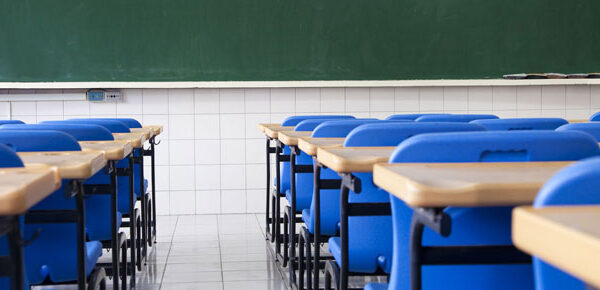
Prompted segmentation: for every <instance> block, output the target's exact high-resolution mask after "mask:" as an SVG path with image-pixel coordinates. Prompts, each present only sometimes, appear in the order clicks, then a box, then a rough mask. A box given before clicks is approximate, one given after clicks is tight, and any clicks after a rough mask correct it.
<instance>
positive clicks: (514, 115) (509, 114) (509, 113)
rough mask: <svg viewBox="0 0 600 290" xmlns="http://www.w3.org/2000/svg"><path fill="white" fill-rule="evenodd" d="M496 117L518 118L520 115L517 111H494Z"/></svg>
mask: <svg viewBox="0 0 600 290" xmlns="http://www.w3.org/2000/svg"><path fill="white" fill-rule="evenodd" d="M493 114H494V115H496V116H498V117H499V118H517V117H518V114H517V111H516V110H507V111H494V112H493Z"/></svg>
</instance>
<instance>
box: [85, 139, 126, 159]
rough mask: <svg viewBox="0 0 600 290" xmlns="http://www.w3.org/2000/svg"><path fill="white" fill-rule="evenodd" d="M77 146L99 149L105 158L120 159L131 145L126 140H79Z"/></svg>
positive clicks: (86, 149) (87, 149)
mask: <svg viewBox="0 0 600 290" xmlns="http://www.w3.org/2000/svg"><path fill="white" fill-rule="evenodd" d="M79 146H81V149H82V150H83V151H89V150H93V151H101V152H103V153H104V157H105V158H106V160H117V161H118V160H121V159H123V158H125V157H127V156H128V155H129V154H130V153H131V151H132V150H133V147H132V146H131V143H130V142H127V141H81V142H79Z"/></svg>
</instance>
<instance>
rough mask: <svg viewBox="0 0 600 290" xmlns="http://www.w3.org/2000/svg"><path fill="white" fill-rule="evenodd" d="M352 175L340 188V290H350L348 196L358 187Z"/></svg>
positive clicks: (346, 175) (346, 178)
mask: <svg viewBox="0 0 600 290" xmlns="http://www.w3.org/2000/svg"><path fill="white" fill-rule="evenodd" d="M352 177H353V176H352V174H343V175H342V180H343V181H342V186H341V188H340V244H341V245H340V247H341V254H342V261H340V264H341V267H340V276H339V279H340V280H339V287H340V289H343V290H346V289H348V272H349V268H348V195H349V193H350V188H349V186H353V187H354V185H356V183H355V182H352Z"/></svg>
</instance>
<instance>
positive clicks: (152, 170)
mask: <svg viewBox="0 0 600 290" xmlns="http://www.w3.org/2000/svg"><path fill="white" fill-rule="evenodd" d="M155 138H156V136H152V138H150V176H151V178H152V237H153V239H152V240H153V241H154V243H156V164H155V156H156V154H155V153H156V151H155V150H154V149H155V148H154V146H155V145H157V144H158V143H156V142H155V140H154V139H155ZM131 170H133V167H132V168H131ZM132 261H133V260H132ZM134 280H135V279H134Z"/></svg>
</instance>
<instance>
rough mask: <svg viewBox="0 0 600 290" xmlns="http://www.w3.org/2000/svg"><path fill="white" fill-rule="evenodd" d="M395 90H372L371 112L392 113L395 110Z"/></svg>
mask: <svg viewBox="0 0 600 290" xmlns="http://www.w3.org/2000/svg"><path fill="white" fill-rule="evenodd" d="M394 103H395V99H394V88H371V91H370V100H369V106H370V111H371V112H390V111H392V110H393V108H394Z"/></svg>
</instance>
